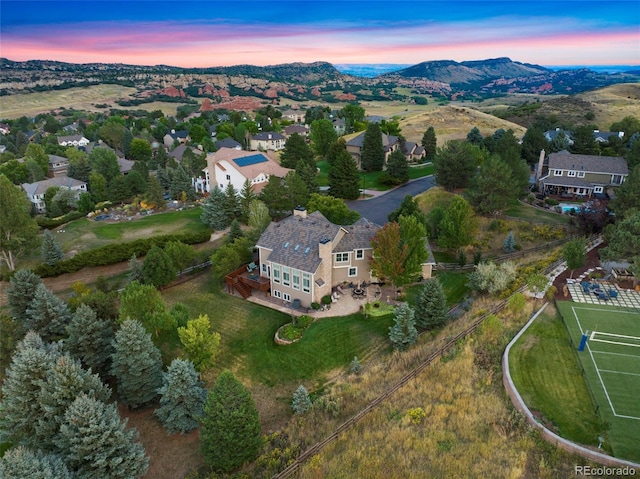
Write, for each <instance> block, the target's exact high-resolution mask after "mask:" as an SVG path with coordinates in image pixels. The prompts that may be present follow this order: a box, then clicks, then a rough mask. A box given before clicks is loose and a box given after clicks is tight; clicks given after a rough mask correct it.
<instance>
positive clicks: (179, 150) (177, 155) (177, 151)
mask: <svg viewBox="0 0 640 479" xmlns="http://www.w3.org/2000/svg"><path fill="white" fill-rule="evenodd" d="M187 150H191V153H193V154H194V156H196V157H198V156H201V155H202V151H200V150H198V149H197V148H193V147H192V146H187V145H178V146H176V147H175V148H174V149H173V150H171V151H170V152H169V153H168V154H167V156H168V157H169V158H173V159H174V160H176V161H177V162H178V163H182V157H183V156H184V154H185V152H186V151H187Z"/></svg>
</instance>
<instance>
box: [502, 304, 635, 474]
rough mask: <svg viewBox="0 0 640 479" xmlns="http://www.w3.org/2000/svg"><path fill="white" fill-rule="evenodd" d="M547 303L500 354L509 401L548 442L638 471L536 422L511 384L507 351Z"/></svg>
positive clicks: (605, 463) (630, 465)
mask: <svg viewBox="0 0 640 479" xmlns="http://www.w3.org/2000/svg"><path fill="white" fill-rule="evenodd" d="M547 305H548V303H545V304H544V305H543V306H542V308H540V309H539V310H538V311H537V312H536V314H534V315H533V316H532V317H531V319H530V320H529V321H528V322H527V324H525V325H524V327H523V328H522V329H521V330H520V332H519V333H518V334H516V336H515V337H514V338H513V339H512V340H511V342H510V343H509V345H508V346H507V348H506V349H505V351H504V355H503V356H502V382H503V384H504V388H505V390H506V391H507V395H508V396H509V398H510V399H511V402H512V403H513V405H514V406H515V408H516V409H517V410H518V411H520V412H521V413H522V415H523V416H524V417H525V419H526V421H527V422H528V423H529V424H530V425H531V426H533V427H534V428H536V429H538V430H540V432H541V433H542V437H543V439H544V440H545V441H547V442H549V443H550V444H553V445H554V446H556V447H559V448H561V449H564V450H565V451H567V452H570V453H572V454H577V455H579V456H582V457H584V458H585V459H588V460H590V461H593V462H597V463H598V464H602V465H604V466H609V467H631V468H634V469H636V470H638V471H640V464H637V463H635V462H631V461H626V460H624V459H617V458H615V457H612V456H608V455H606V454H603V453H601V452H598V451H594V450H591V449H588V448H586V447H584V446H580V445H578V444H575V443H573V442H571V441H568V440H566V439H564V438H562V437H560V436H558V435H557V434H555V433H554V432H552V431H550V430H549V429H547V428H546V427H544V426H543V425H542V424H540V423H539V422H538V420H537V419H536V418H535V416H534V415H533V414H531V411H530V410H529V408H528V407H527V405H526V404H525V403H524V401H523V400H522V397H521V396H520V393H519V392H518V390H517V389H516V387H515V385H514V384H513V381H512V380H511V372H510V371H509V351H511V346H513V345H514V344H515V342H516V341H517V340H518V339H519V338H520V336H522V335H523V334H524V332H525V331H526V330H527V328H529V326H531V324H533V322H534V321H535V319H536V318H537V317H538V315H539V314H540V313H542V311H544V309H545V308H546V307H547Z"/></svg>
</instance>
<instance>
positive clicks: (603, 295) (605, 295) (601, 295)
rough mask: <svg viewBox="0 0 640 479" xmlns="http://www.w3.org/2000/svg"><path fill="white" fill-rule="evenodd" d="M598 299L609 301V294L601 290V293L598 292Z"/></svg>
mask: <svg viewBox="0 0 640 479" xmlns="http://www.w3.org/2000/svg"><path fill="white" fill-rule="evenodd" d="M598 299H602V300H604V301H609V296H607V293H605V292H604V291H602V292H601V293H598Z"/></svg>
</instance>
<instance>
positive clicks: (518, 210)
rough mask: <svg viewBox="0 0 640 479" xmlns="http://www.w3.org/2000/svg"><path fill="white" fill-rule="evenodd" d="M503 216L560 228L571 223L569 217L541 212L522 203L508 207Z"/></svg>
mask: <svg viewBox="0 0 640 479" xmlns="http://www.w3.org/2000/svg"><path fill="white" fill-rule="evenodd" d="M504 214H505V215H506V216H513V217H516V218H522V219H523V220H533V221H539V222H543V223H549V224H552V225H561V226H568V225H569V223H570V221H571V217H570V216H569V215H561V214H558V213H553V212H551V211H545V210H541V209H539V208H534V207H533V206H527V205H523V204H522V203H518V204H517V205H514V206H512V207H510V208H509V209H508V210H506V211H505V212H504Z"/></svg>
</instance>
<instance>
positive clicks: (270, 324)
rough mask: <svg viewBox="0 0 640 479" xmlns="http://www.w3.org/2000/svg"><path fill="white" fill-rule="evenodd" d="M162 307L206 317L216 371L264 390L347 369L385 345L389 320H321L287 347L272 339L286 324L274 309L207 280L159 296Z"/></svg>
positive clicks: (286, 319)
mask: <svg viewBox="0 0 640 479" xmlns="http://www.w3.org/2000/svg"><path fill="white" fill-rule="evenodd" d="M163 296H164V298H165V300H166V301H167V303H169V304H173V303H175V302H177V301H180V302H183V303H185V304H186V305H187V306H188V307H189V308H190V309H191V313H192V315H193V316H194V317H195V316H196V315H198V314H207V315H208V316H209V320H210V321H211V329H212V330H213V331H216V332H219V333H220V335H221V351H220V353H219V356H218V357H217V360H216V362H217V366H216V370H222V369H227V368H228V369H231V370H233V371H234V372H236V373H237V374H238V375H239V376H241V377H244V378H247V379H250V380H251V381H256V382H259V383H262V384H265V385H267V386H278V385H284V384H290V383H292V382H301V381H309V380H315V381H317V383H318V386H321V385H322V384H323V383H324V382H325V380H326V375H327V374H328V373H329V372H330V371H332V370H335V369H337V368H339V369H346V368H347V367H348V365H349V363H350V362H351V360H352V359H353V357H354V356H358V357H359V358H360V359H362V358H363V357H366V356H367V355H370V354H372V353H373V352H374V351H377V350H379V349H380V348H385V347H388V341H387V334H388V328H389V326H391V324H392V318H391V316H385V317H380V318H369V319H366V320H365V319H364V317H363V316H362V315H360V314H354V315H351V316H347V317H340V318H323V319H320V320H318V321H315V322H314V323H312V324H311V325H310V326H309V328H308V329H307V330H306V331H305V333H304V336H303V337H302V339H301V340H300V341H299V342H297V343H294V344H292V345H288V346H279V345H277V344H275V342H274V341H273V338H274V335H275V332H276V330H277V329H278V328H279V327H280V326H282V325H283V324H285V323H288V322H290V321H291V317H290V316H289V315H286V314H284V313H280V312H278V311H275V310H272V309H269V308H266V307H263V306H259V305H255V304H253V303H250V302H248V301H245V300H243V299H241V298H239V297H235V296H230V295H228V294H225V293H223V292H221V289H220V285H219V284H218V283H216V282H215V281H213V280H210V279H208V278H207V277H206V276H203V277H201V278H197V279H195V280H194V281H191V282H188V283H185V284H183V285H180V286H177V287H175V288H172V289H170V290H167V291H165V292H164V293H163Z"/></svg>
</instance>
